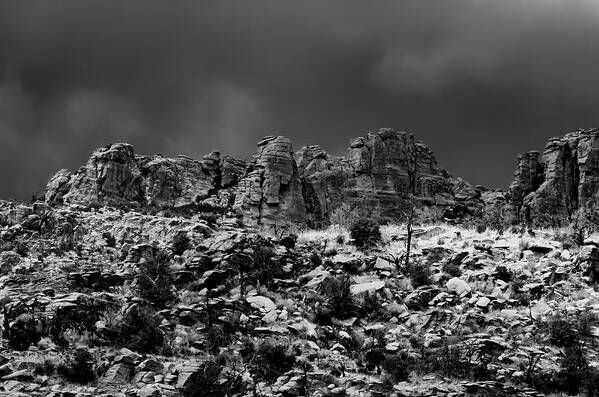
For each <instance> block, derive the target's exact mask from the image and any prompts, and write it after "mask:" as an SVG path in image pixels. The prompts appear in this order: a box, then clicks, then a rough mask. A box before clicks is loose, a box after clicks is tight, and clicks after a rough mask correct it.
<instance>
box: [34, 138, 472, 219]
mask: <svg viewBox="0 0 599 397" xmlns="http://www.w3.org/2000/svg"><path fill="white" fill-rule="evenodd" d="M479 195H480V194H479V193H478V192H477V191H476V190H475V189H473V188H472V187H471V186H470V185H469V184H467V183H466V182H464V181H462V180H459V179H455V178H453V177H452V176H450V175H449V174H448V173H447V172H446V171H444V170H442V169H441V168H439V166H438V165H437V161H436V159H435V157H434V155H433V153H432V151H431V150H430V149H429V148H428V147H427V146H426V145H424V144H423V143H420V142H416V141H415V140H414V137H413V136H412V135H411V134H408V133H405V132H399V131H396V130H393V129H390V128H384V129H381V130H379V131H378V132H370V133H368V134H367V135H366V136H365V137H360V138H354V139H352V140H351V142H350V147H349V148H348V149H347V152H346V154H345V156H333V155H330V154H328V153H326V152H325V151H324V150H323V149H322V148H321V147H320V146H316V145H311V146H307V147H303V148H301V149H300V150H298V151H297V152H296V153H294V151H293V147H292V144H291V142H290V140H289V139H288V138H286V137H282V136H269V137H265V138H264V139H262V140H261V141H260V142H259V143H258V150H257V152H256V154H255V155H254V157H253V159H252V160H251V161H250V162H249V163H247V164H246V163H245V162H244V161H241V160H237V159H233V158H231V157H227V156H221V155H220V153H218V152H212V153H210V154H208V155H206V156H204V157H203V159H202V160H199V161H198V160H193V159H191V158H188V157H185V156H179V157H176V158H165V157H162V156H141V155H135V153H134V151H133V147H132V146H131V145H129V144H124V143H117V144H112V145H109V146H106V147H104V148H100V149H98V150H96V151H95V152H94V153H93V154H92V156H91V157H90V159H89V161H88V162H87V164H86V165H85V166H83V167H81V168H80V169H79V170H78V171H76V172H75V173H70V172H68V171H66V170H61V171H59V172H58V173H57V174H56V175H54V176H53V177H52V178H51V180H50V181H49V183H48V185H47V187H46V193H45V200H46V202H47V203H48V204H51V205H55V204H60V203H74V204H81V205H108V206H116V207H120V206H141V207H153V208H157V209H164V208H174V209H177V208H197V206H198V205H202V204H203V205H206V204H210V205H211V206H212V207H214V206H220V207H222V208H223V209H224V210H228V211H230V212H233V211H234V212H235V213H236V214H237V217H238V218H239V219H240V220H241V221H242V222H243V223H244V224H245V225H247V226H258V225H266V226H274V227H276V226H278V225H285V224H289V223H293V224H305V223H307V224H309V225H311V226H321V225H323V224H326V223H327V222H328V221H329V217H330V215H331V213H332V212H333V211H334V210H335V209H336V208H338V207H339V206H340V205H341V204H344V203H346V204H348V205H349V206H350V207H351V206H367V207H368V208H374V209H376V210H377V211H378V212H379V213H380V214H381V215H383V216H390V217H393V216H397V215H398V210H399V209H400V208H401V206H402V204H403V202H404V201H405V199H406V198H407V197H409V196H413V197H416V198H417V199H418V201H419V202H420V203H422V204H425V205H434V206H439V207H441V208H443V209H447V208H450V207H452V206H455V205H456V204H458V203H459V204H461V205H462V206H463V207H464V208H465V209H466V210H465V211H466V212H468V211H469V210H468V208H473V207H472V206H476V205H478V204H479V201H477V200H478V197H479ZM469 206H470V207H469Z"/></svg>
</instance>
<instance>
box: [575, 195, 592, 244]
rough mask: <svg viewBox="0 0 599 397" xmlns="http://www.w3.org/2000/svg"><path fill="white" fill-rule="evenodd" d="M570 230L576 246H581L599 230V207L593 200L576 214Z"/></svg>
mask: <svg viewBox="0 0 599 397" xmlns="http://www.w3.org/2000/svg"><path fill="white" fill-rule="evenodd" d="M569 228H570V229H571V239H572V241H573V242H574V244H575V245H577V246H581V245H583V244H584V240H585V239H587V238H588V237H590V236H591V235H592V234H593V233H595V232H596V231H597V230H598V229H599V205H598V204H597V203H596V202H595V201H594V200H593V201H591V202H589V203H586V204H585V205H584V206H583V207H581V208H579V209H578V210H576V212H574V214H573V215H572V217H571V221H570V225H569Z"/></svg>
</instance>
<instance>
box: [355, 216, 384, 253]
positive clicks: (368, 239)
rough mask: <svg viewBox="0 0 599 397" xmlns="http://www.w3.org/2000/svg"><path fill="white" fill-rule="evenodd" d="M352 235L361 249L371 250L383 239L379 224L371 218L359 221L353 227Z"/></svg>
mask: <svg viewBox="0 0 599 397" xmlns="http://www.w3.org/2000/svg"><path fill="white" fill-rule="evenodd" d="M350 235H351V238H352V239H353V240H354V243H355V244H356V246H357V247H358V248H360V249H365V248H371V247H373V246H375V245H376V244H377V243H379V242H380V241H381V239H382V236H381V228H380V226H379V224H378V223H377V222H376V221H375V220H373V219H371V218H360V219H358V220H357V221H356V222H355V223H354V224H353V225H352V226H351V229H350Z"/></svg>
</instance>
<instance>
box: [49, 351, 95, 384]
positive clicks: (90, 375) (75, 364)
mask: <svg viewBox="0 0 599 397" xmlns="http://www.w3.org/2000/svg"><path fill="white" fill-rule="evenodd" d="M94 364H95V359H94V357H93V356H92V354H91V353H90V352H89V351H88V350H87V349H85V348H78V349H77V350H75V351H74V352H72V353H71V354H70V355H69V357H68V358H67V359H66V361H65V362H63V363H61V364H60V365H59V366H58V368H57V372H58V373H59V374H60V375H62V376H64V377H65V378H66V379H67V380H69V381H70V382H76V383H89V382H91V381H93V380H94V379H96V373H95V372H94Z"/></svg>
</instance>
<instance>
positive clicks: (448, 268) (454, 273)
mask: <svg viewBox="0 0 599 397" xmlns="http://www.w3.org/2000/svg"><path fill="white" fill-rule="evenodd" d="M442 270H443V272H444V273H445V274H447V275H449V276H451V277H460V276H461V275H462V270H461V269H460V265H459V264H458V263H455V262H452V261H447V262H445V263H444V264H443V268H442Z"/></svg>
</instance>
